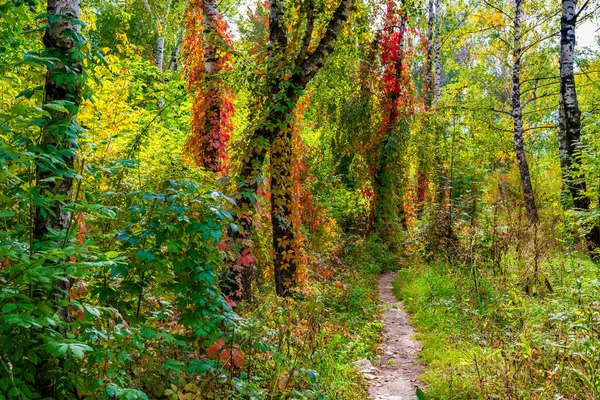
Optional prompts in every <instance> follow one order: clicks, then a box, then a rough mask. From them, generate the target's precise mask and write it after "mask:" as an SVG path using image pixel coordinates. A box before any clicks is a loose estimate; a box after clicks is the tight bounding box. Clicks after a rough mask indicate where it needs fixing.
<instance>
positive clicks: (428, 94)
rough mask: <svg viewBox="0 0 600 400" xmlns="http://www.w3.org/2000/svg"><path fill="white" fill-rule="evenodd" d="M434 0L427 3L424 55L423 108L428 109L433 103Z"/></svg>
mask: <svg viewBox="0 0 600 400" xmlns="http://www.w3.org/2000/svg"><path fill="white" fill-rule="evenodd" d="M434 19H435V15H434V0H429V1H428V3H427V54H426V55H425V77H424V79H423V90H424V92H425V93H424V94H425V109H426V110H429V109H430V108H431V106H432V104H433V97H434V93H433V91H434V88H433V81H434V76H433V72H434V71H433V48H434V43H433V35H434Z"/></svg>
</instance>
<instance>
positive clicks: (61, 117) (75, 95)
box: [33, 0, 82, 321]
mask: <svg viewBox="0 0 600 400" xmlns="http://www.w3.org/2000/svg"><path fill="white" fill-rule="evenodd" d="M47 14H48V15H60V18H58V20H56V21H54V19H50V18H49V21H48V24H47V26H46V33H45V35H44V38H43V42H44V46H45V48H46V51H47V52H48V54H49V55H50V56H52V57H55V58H56V60H55V61H53V64H52V66H51V67H49V68H48V72H47V75H46V84H45V87H44V89H45V101H44V103H45V104H47V103H52V102H57V101H69V102H73V103H74V105H75V106H77V105H78V104H79V102H80V91H81V76H80V74H81V70H82V65H81V59H79V58H77V57H76V56H74V55H73V52H74V51H75V50H76V49H77V48H78V47H79V44H78V43H77V41H76V39H75V38H74V37H73V36H74V35H73V33H72V32H75V33H76V34H77V35H78V34H79V29H80V28H79V25H77V24H74V23H73V20H72V19H75V20H79V17H80V9H79V1H78V0H48V5H47ZM65 16H68V17H69V18H67V17H65ZM50 21H52V22H50ZM48 111H49V112H50V115H51V119H50V121H49V123H48V125H47V126H46V127H45V128H44V129H43V130H42V138H41V144H40V146H39V147H40V149H41V151H42V152H44V153H46V154H52V156H53V157H56V158H59V159H60V164H59V163H57V162H48V161H46V159H45V158H44V157H40V158H38V160H37V162H36V186H37V188H38V189H39V193H40V194H41V195H43V196H45V197H51V198H52V200H51V201H50V204H48V205H47V207H42V206H38V207H36V209H35V211H34V221H33V238H34V241H35V242H36V243H34V248H36V249H37V248H39V247H43V246H44V245H43V241H44V238H45V236H46V235H47V234H48V233H50V232H52V231H57V232H59V233H62V234H65V235H66V234H67V233H68V229H69V225H70V223H71V213H70V212H69V211H68V210H67V207H68V206H69V205H70V203H71V200H72V199H71V198H72V195H73V176H74V171H73V165H74V152H75V149H76V147H77V146H76V143H77V128H76V126H75V123H74V115H73V114H72V113H71V112H61V111H55V110H48ZM57 171H58V172H57ZM38 246H39V247H38ZM55 287H56V288H57V289H59V293H57V294H56V297H57V299H58V300H60V299H63V298H65V296H68V291H69V289H70V283H69V281H68V280H66V279H65V280H60V281H58V282H56V283H55ZM58 312H59V315H60V317H61V318H62V319H63V320H64V321H69V320H70V319H71V316H70V312H69V309H68V307H59V309H58Z"/></svg>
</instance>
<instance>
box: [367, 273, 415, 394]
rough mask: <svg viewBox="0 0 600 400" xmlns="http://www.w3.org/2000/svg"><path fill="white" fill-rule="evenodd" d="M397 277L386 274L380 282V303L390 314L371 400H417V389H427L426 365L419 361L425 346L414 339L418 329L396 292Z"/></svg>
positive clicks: (370, 386) (372, 384) (386, 317)
mask: <svg viewBox="0 0 600 400" xmlns="http://www.w3.org/2000/svg"><path fill="white" fill-rule="evenodd" d="M395 278H396V274H395V273H386V274H383V275H381V278H380V279H379V300H380V301H381V302H382V303H384V305H385V307H386V312H385V313H384V314H383V317H384V329H383V331H384V333H385V337H384V340H383V344H382V347H381V352H382V354H381V359H380V362H379V368H378V369H377V370H376V371H377V372H376V373H375V374H373V375H374V377H372V378H373V379H371V380H370V382H369V388H368V392H369V395H370V397H371V398H372V399H375V400H410V399H416V398H417V397H416V394H415V393H416V389H417V386H421V387H422V386H423V385H422V384H421V383H420V382H419V376H420V375H421V372H422V371H423V366H422V365H420V364H419V363H418V361H417V353H418V352H419V350H420V349H421V344H420V342H419V341H417V340H415V339H413V336H414V335H415V330H414V328H413V326H412V325H411V323H410V321H409V319H408V315H407V313H406V311H404V307H403V305H402V303H401V302H399V301H398V300H396V297H395V296H394V294H393V293H392V282H393V281H394V279H395Z"/></svg>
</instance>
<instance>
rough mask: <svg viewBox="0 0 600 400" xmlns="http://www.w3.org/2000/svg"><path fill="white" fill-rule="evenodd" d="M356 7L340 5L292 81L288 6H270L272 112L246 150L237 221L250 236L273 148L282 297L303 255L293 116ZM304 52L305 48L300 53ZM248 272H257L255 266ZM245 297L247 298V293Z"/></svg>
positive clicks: (347, 1) (277, 2) (349, 1)
mask: <svg viewBox="0 0 600 400" xmlns="http://www.w3.org/2000/svg"><path fill="white" fill-rule="evenodd" d="M353 4H354V2H353V0H342V1H341V2H340V4H339V6H338V8H337V9H336V11H335V12H334V14H333V17H332V18H331V20H330V21H329V23H328V25H327V29H326V31H325V34H324V35H323V37H322V38H321V39H320V41H319V44H318V45H317V48H316V49H315V50H314V51H313V52H310V53H309V52H306V55H305V56H303V57H300V58H299V59H297V60H295V61H294V62H295V63H296V65H295V67H296V68H293V70H294V71H295V72H294V73H293V74H292V76H291V77H290V78H289V79H285V77H284V76H281V73H280V72H279V71H281V70H284V69H285V68H281V65H280V63H282V62H288V61H286V60H285V59H284V55H285V52H286V49H287V46H288V38H287V35H286V31H287V30H286V27H285V26H284V24H283V15H284V11H285V7H286V5H285V2H284V1H281V0H272V1H270V3H269V59H270V66H269V69H270V71H271V74H270V76H272V78H271V81H270V82H269V84H268V88H267V90H268V91H269V93H268V97H269V99H270V108H269V112H268V113H267V115H266V117H265V118H264V122H263V123H262V124H261V125H260V126H259V127H258V128H257V129H255V130H254V132H253V133H252V135H251V137H250V138H249V140H248V142H247V146H246V148H245V150H244V152H245V154H244V156H243V157H242V159H243V161H242V166H241V172H240V176H239V179H238V194H239V195H238V197H237V201H238V209H239V211H238V220H240V221H244V222H243V223H242V226H245V227H246V228H247V229H248V231H247V232H246V235H247V234H248V233H249V230H250V229H251V227H252V214H253V208H254V204H255V203H256V191H257V188H258V183H259V182H260V174H261V168H262V165H263V164H264V161H265V158H266V155H267V152H268V150H269V149H270V150H271V171H270V173H271V188H272V192H271V204H272V208H271V223H272V228H273V246H274V251H275V256H274V271H275V287H276V289H277V294H278V295H280V296H288V295H289V294H290V289H291V288H292V287H293V286H294V284H295V282H296V272H297V269H298V262H299V257H298V255H297V254H295V251H294V246H293V243H294V241H295V240H296V235H295V229H294V228H293V221H292V219H291V218H290V215H291V213H290V206H291V194H292V189H293V186H292V179H293V178H292V169H291V161H292V159H291V157H292V152H293V149H292V136H291V130H290V129H289V121H288V117H289V115H290V114H291V113H292V112H293V110H294V108H295V107H296V102H297V101H298V99H299V97H300V95H301V92H302V91H303V89H304V88H305V87H306V85H307V84H308V83H309V82H310V80H311V79H312V78H313V77H314V76H315V74H316V73H317V72H318V71H319V69H321V67H322V66H323V63H324V62H325V60H326V59H327V57H328V56H329V54H331V52H333V50H334V48H335V43H336V41H337V38H338V36H339V34H340V33H341V31H342V29H343V27H344V25H345V24H346V21H347V20H348V17H349V16H350V12H351V11H352V8H353ZM306 30H307V32H306V34H312V26H311V24H310V23H308V24H307V27H306ZM302 52H303V50H302V49H301V54H302ZM287 243H289V246H288V244H287ZM248 249H249V247H248ZM249 250H250V249H249ZM243 251H245V249H244V250H243ZM290 251H291V253H290ZM249 268H251V269H253V268H254V266H251V267H249ZM241 278H242V279H252V274H251V273H247V274H243V275H242V277H241ZM241 286H242V287H243V288H247V287H251V282H242V284H241ZM244 290H246V289H244ZM244 296H247V295H246V294H244Z"/></svg>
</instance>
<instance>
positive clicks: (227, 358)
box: [219, 349, 231, 368]
mask: <svg viewBox="0 0 600 400" xmlns="http://www.w3.org/2000/svg"><path fill="white" fill-rule="evenodd" d="M219 361H221V362H224V363H225V368H230V367H231V352H230V351H229V350H228V349H223V351H222V352H221V354H219Z"/></svg>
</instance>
